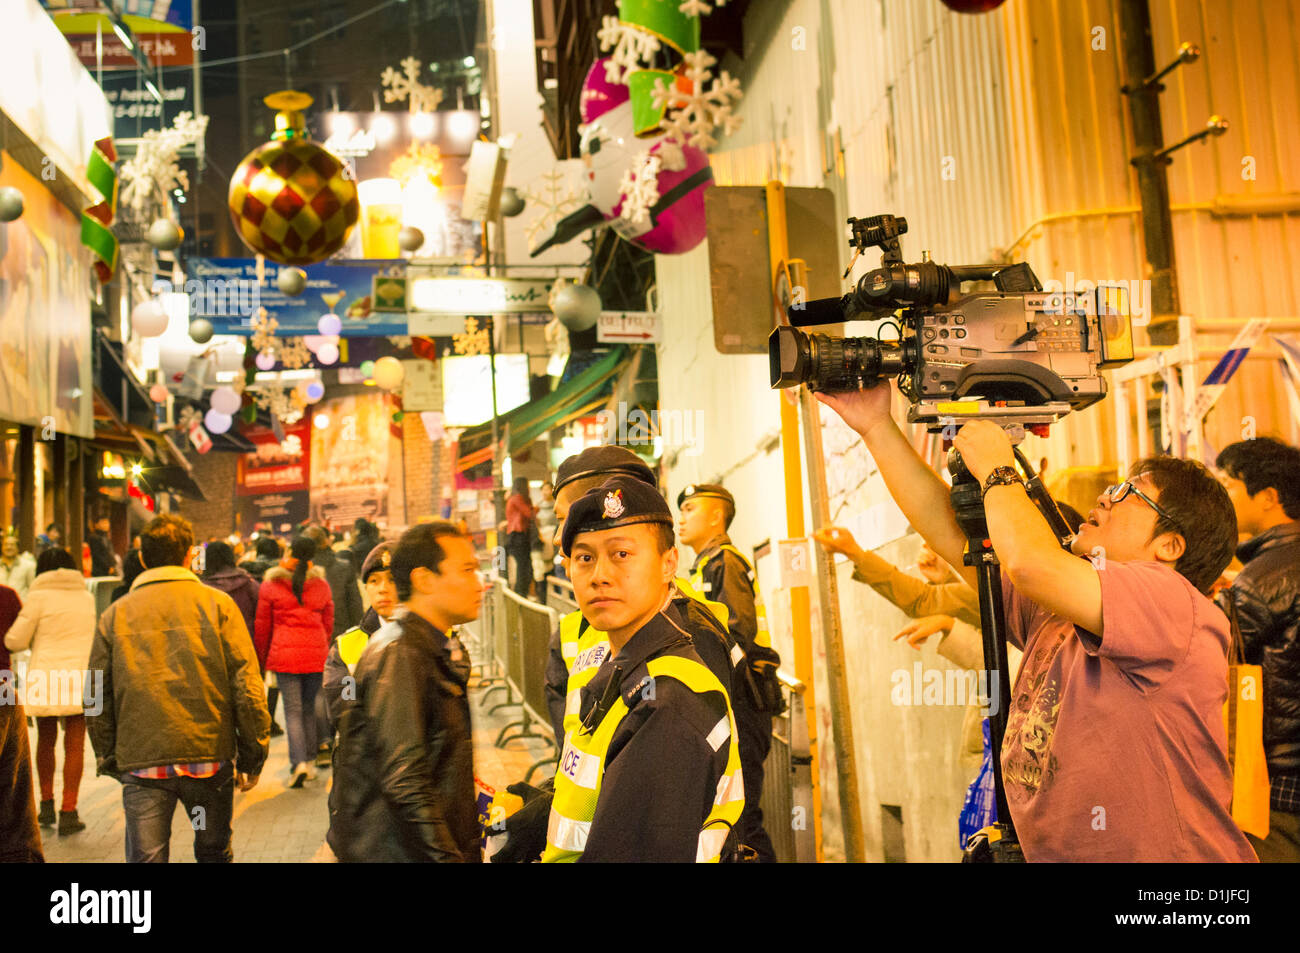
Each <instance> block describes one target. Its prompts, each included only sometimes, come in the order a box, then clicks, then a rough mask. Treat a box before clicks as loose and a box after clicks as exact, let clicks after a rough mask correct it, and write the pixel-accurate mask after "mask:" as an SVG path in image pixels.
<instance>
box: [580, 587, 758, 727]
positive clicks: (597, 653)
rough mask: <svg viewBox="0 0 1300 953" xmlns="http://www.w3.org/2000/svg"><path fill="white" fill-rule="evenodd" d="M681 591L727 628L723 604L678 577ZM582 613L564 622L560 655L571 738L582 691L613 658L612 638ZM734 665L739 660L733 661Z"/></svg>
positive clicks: (725, 610) (725, 611)
mask: <svg viewBox="0 0 1300 953" xmlns="http://www.w3.org/2000/svg"><path fill="white" fill-rule="evenodd" d="M676 582H677V587H678V588H679V589H681V590H682V592H684V593H685V594H686V595H688V596H690V597H691V598H692V599H694V600H695V601H697V602H700V603H703V604H704V605H705V606H707V607H708V609H709V611H710V612H712V613H713V614H714V616H715V617H716V618H717V620H718V621H719V622H721V623H722V625H723V627H724V628H725V627H726V625H727V617H728V615H729V614H730V613H729V612H728V610H727V607H726V606H725V605H723V604H722V603H721V602H713V601H712V600H709V599H705V598H704V596H702V595H701V594H700V593H699V591H698V589H697V588H696V587H693V586H692V585H691V584H690V583H689V582H687V581H686V580H685V579H683V578H682V577H680V576H679V577H677V580H676ZM582 623H583V617H582V612H581V611H580V610H574V611H573V612H570V613H569V614H568V615H566V616H565V617H564V618H563V619H561V620H560V655H562V656H563V657H564V667H565V668H566V669H568V671H569V679H568V681H567V682H566V684H565V688H564V732H565V734H568V733H569V732H570V731H572V730H573V729H574V728H576V727H577V725H578V721H579V719H578V706H579V705H580V704H581V703H582V687H583V686H584V685H586V684H587V683H588V682H589V681H591V679H592V677H593V676H594V675H595V674H596V672H597V671H598V670H599V669H600V666H601V665H602V664H603V663H604V661H605V659H607V658H609V636H607V635H606V634H605V633H604V632H601V631H600V630H599V629H596V628H593V627H592V626H591V625H587V626H586V627H584V626H583V624H582ZM732 662H733V664H734V663H735V658H733V659H732Z"/></svg>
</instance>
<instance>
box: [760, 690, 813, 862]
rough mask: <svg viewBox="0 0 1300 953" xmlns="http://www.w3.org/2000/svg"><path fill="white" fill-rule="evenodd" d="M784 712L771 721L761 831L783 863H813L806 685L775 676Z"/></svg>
mask: <svg viewBox="0 0 1300 953" xmlns="http://www.w3.org/2000/svg"><path fill="white" fill-rule="evenodd" d="M777 677H778V678H779V679H780V680H781V688H782V689H783V694H784V695H785V696H786V703H787V707H786V710H785V713H784V714H782V715H781V716H780V717H779V718H774V719H772V749H771V750H770V751H769V752H768V754H767V760H766V761H765V762H764V763H763V795H762V798H761V799H760V800H759V805H760V806H761V807H762V809H763V828H764V829H765V830H766V831H767V834H768V836H769V837H770V838H772V848H773V850H775V851H776V858H777V860H779V861H780V862H781V863H786V864H789V863H799V864H812V863H816V862H817V841H816V836H817V835H816V828H815V825H814V819H813V800H812V755H811V752H810V746H809V744H808V719H807V715H806V714H805V709H804V701H803V695H804V683H803V682H801V681H799V679H797V678H795V677H794V676H792V675H790V674H788V673H786V672H785V671H778V672H777Z"/></svg>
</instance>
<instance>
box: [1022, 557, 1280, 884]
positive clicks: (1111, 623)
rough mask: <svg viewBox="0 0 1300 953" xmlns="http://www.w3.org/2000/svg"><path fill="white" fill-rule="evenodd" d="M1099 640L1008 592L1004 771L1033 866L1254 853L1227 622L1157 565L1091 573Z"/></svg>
mask: <svg viewBox="0 0 1300 953" xmlns="http://www.w3.org/2000/svg"><path fill="white" fill-rule="evenodd" d="M1098 576H1099V578H1100V579H1101V602H1102V628H1103V630H1104V634H1103V636H1102V637H1101V638H1098V637H1097V636H1096V635H1094V634H1093V633H1091V632H1088V631H1086V630H1084V629H1082V628H1079V627H1078V626H1075V625H1074V624H1072V623H1071V622H1069V621H1067V620H1065V619H1062V618H1060V617H1059V616H1054V615H1052V614H1051V613H1049V612H1048V611H1047V610H1045V609H1043V608H1041V607H1040V606H1038V605H1036V604H1034V603H1032V602H1030V601H1029V600H1028V599H1026V598H1024V597H1023V596H1021V595H1020V594H1019V593H1017V592H1016V590H1015V587H1014V586H1012V585H1011V582H1010V580H1009V579H1007V577H1006V576H1005V575H1004V576H1003V578H1002V588H1003V597H1004V604H1005V606H1006V615H1007V637H1008V640H1009V641H1010V642H1011V643H1012V644H1014V645H1016V646H1019V647H1021V648H1023V649H1024V653H1025V655H1024V660H1023V661H1022V662H1021V665H1020V674H1019V676H1018V677H1017V679H1016V683H1015V686H1014V689H1013V691H1012V695H1011V710H1010V712H1009V713H1008V715H1009V717H1008V723H1007V732H1006V737H1005V738H1004V739H1003V744H1002V771H1003V777H1004V783H1005V785H1006V792H1007V803H1008V805H1009V806H1010V808H1011V817H1012V819H1013V820H1014V821H1015V826H1016V833H1017V835H1018V836H1019V838H1020V843H1021V846H1022V847H1023V849H1024V854H1025V859H1026V860H1027V861H1031V862H1052V861H1057V862H1093V861H1120V862H1124V861H1129V862H1152V861H1211V862H1215V861H1234V862H1235V861H1254V860H1255V859H1256V858H1255V852H1254V850H1253V849H1252V848H1251V846H1250V844H1249V842H1248V841H1247V840H1246V838H1245V836H1244V835H1243V834H1242V833H1241V831H1240V830H1239V829H1238V828H1237V825H1236V824H1235V823H1234V822H1233V820H1232V815H1231V814H1229V812H1228V803H1229V799H1230V797H1231V788H1232V782H1231V775H1230V773H1229V770H1228V759H1227V755H1226V754H1225V752H1226V750H1227V743H1226V739H1225V736H1224V724H1223V704H1224V701H1225V700H1226V699H1227V694H1228V663H1227V649H1228V620H1227V618H1226V617H1225V616H1224V615H1223V613H1222V612H1221V611H1219V609H1218V608H1217V607H1216V606H1215V605H1214V604H1213V603H1212V602H1210V600H1209V599H1207V598H1206V597H1205V596H1203V595H1202V594H1201V593H1199V592H1197V591H1196V588H1195V587H1194V586H1192V584H1191V583H1190V582H1188V581H1187V580H1186V579H1185V578H1184V577H1183V576H1181V575H1179V574H1178V573H1177V572H1175V571H1174V570H1173V569H1171V568H1169V567H1167V566H1163V565H1161V564H1159V563H1152V562H1142V563H1116V562H1111V563H1109V564H1107V565H1106V568H1104V569H1100V570H1098Z"/></svg>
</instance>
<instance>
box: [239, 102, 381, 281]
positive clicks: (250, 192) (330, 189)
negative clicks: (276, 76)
mask: <svg viewBox="0 0 1300 953" xmlns="http://www.w3.org/2000/svg"><path fill="white" fill-rule="evenodd" d="M263 101H264V102H265V103H266V104H267V105H268V106H270V107H271V108H272V109H277V110H280V111H279V112H278V113H277V114H276V131H275V133H274V135H273V137H272V140H271V141H270V142H267V143H265V144H264V145H261V146H258V147H257V148H256V149H254V150H253V151H252V152H250V153H249V154H248V155H247V156H245V157H244V161H243V162H241V163H240V164H239V165H238V167H236V169H235V173H234V175H232V176H231V178H230V196H229V200H228V205H229V207H230V216H231V218H232V219H233V221H234V223H235V230H236V231H237V232H238V233H239V237H240V238H241V239H242V240H243V242H244V244H245V245H247V246H248V247H249V248H251V249H252V250H253V251H254V252H256V253H257V254H259V255H265V256H266V257H267V258H269V259H270V260H271V261H274V262H278V263H279V264H282V265H310V264H313V263H315V262H318V261H323V260H324V259H326V258H328V257H330V256H331V255H333V254H334V253H335V252H337V251H338V250H339V249H340V248H342V247H343V243H344V242H346V241H347V238H348V234H349V233H350V232H351V231H352V228H353V227H354V226H355V225H356V223H357V220H358V218H359V217H360V214H361V203H360V201H359V200H358V198H357V185H356V182H354V181H353V179H352V177H351V174H350V172H349V170H348V167H347V166H346V165H345V164H344V163H343V162H342V161H340V160H339V159H338V158H337V157H336V156H334V155H333V154H332V153H330V152H329V151H328V150H326V149H325V148H324V147H323V146H321V145H320V144H319V143H316V142H312V141H311V140H310V139H308V138H307V131H306V126H305V124H304V123H303V120H302V115H301V112H300V110H302V109H305V108H306V107H307V106H309V105H310V104H311V97H310V96H308V95H306V94H305V93H295V92H282V93H273V94H272V95H270V96H267V97H266V98H265V100H263Z"/></svg>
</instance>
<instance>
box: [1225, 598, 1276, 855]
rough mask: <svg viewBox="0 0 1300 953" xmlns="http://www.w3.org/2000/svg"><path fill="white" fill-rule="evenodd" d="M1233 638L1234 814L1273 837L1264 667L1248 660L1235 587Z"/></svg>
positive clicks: (1229, 714) (1251, 830) (1228, 721)
mask: <svg viewBox="0 0 1300 953" xmlns="http://www.w3.org/2000/svg"><path fill="white" fill-rule="evenodd" d="M1224 603H1225V607H1226V608H1227V610H1228V625H1229V628H1230V630H1231V632H1232V641H1231V644H1230V646H1229V649H1228V700H1227V701H1226V702H1224V705H1223V722H1224V727H1225V729H1226V731H1227V736H1228V768H1229V770H1231V772H1232V819H1233V820H1234V821H1236V823H1237V826H1238V827H1240V828H1241V829H1242V830H1243V831H1245V832H1246V833H1247V834H1253V835H1254V836H1255V837H1258V838H1260V839H1261V840H1263V839H1264V838H1266V837H1268V810H1269V782H1268V762H1267V761H1266V760H1265V757H1264V669H1263V668H1262V667H1261V666H1259V665H1247V664H1246V663H1245V647H1244V646H1243V645H1242V640H1241V629H1240V628H1238V626H1237V606H1236V603H1235V602H1233V599H1232V590H1231V589H1229V590H1228V592H1227V598H1226V599H1225V600H1224Z"/></svg>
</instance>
